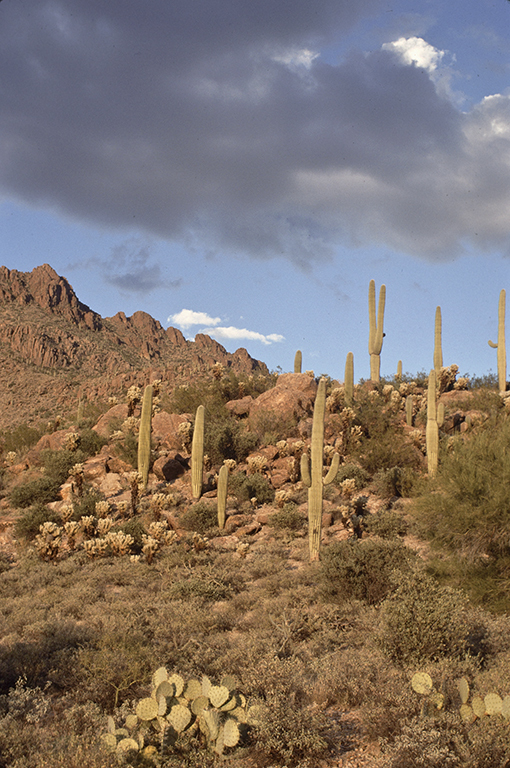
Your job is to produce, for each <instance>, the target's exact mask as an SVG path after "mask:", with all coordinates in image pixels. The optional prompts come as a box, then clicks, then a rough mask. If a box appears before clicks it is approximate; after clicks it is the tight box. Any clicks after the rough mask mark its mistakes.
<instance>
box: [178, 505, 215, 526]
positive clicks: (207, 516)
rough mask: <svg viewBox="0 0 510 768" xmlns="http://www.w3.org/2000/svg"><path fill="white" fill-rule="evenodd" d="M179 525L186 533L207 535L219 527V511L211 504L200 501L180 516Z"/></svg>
mask: <svg viewBox="0 0 510 768" xmlns="http://www.w3.org/2000/svg"><path fill="white" fill-rule="evenodd" d="M179 525H181V527H182V528H184V530H185V531H196V532H197V533H207V531H210V530H211V529H212V528H215V527H216V526H217V525H218V509H217V507H216V505H215V504H213V503H211V502H207V501H198V502H197V503H196V504H192V505H191V506H190V507H188V509H187V510H186V511H185V512H183V513H182V514H181V515H180V516H179Z"/></svg>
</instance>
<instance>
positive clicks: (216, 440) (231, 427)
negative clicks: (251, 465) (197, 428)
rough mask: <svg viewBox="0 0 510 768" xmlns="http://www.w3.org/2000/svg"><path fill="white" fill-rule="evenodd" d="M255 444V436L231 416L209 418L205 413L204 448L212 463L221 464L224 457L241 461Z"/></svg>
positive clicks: (256, 440)
mask: <svg viewBox="0 0 510 768" xmlns="http://www.w3.org/2000/svg"><path fill="white" fill-rule="evenodd" d="M257 445H258V438H257V436H256V435H254V434H253V433H251V432H247V430H246V427H245V425H244V424H243V423H240V422H238V421H236V419H234V418H233V417H232V416H230V415H228V416H226V418H221V419H220V418H214V419H212V420H211V419H208V418H207V414H206V419H205V429H204V450H205V453H207V455H208V456H209V457H210V459H211V461H212V463H213V464H215V465H221V464H223V462H224V461H225V459H234V461H237V462H242V461H244V460H245V458H246V457H247V456H248V455H249V454H250V453H251V452H252V451H253V450H254V449H255V448H256V447H257Z"/></svg>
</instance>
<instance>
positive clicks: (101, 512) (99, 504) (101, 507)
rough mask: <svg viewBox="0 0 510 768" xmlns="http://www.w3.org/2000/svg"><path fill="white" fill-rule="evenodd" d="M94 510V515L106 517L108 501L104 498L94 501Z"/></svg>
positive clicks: (108, 509)
mask: <svg viewBox="0 0 510 768" xmlns="http://www.w3.org/2000/svg"><path fill="white" fill-rule="evenodd" d="M95 512H96V517H99V518H103V517H107V516H108V513H109V512H110V502H109V501H106V500H103V501H96V506H95Z"/></svg>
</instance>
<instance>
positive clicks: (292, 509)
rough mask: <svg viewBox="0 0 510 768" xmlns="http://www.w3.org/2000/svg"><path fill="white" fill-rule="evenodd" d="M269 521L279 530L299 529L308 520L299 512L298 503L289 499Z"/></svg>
mask: <svg viewBox="0 0 510 768" xmlns="http://www.w3.org/2000/svg"><path fill="white" fill-rule="evenodd" d="M268 522H269V525H271V526H272V527H273V528H276V529H279V530H281V529H286V530H289V531H299V530H301V528H303V526H304V524H305V522H306V521H305V519H304V518H303V515H302V514H301V513H300V512H298V510H297V506H296V504H294V503H293V502H292V501H289V502H287V503H286V504H284V505H283V508H282V509H280V510H278V512H275V513H274V514H272V515H270V517H269V521H268Z"/></svg>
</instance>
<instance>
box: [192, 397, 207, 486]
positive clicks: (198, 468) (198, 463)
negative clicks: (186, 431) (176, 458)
mask: <svg viewBox="0 0 510 768" xmlns="http://www.w3.org/2000/svg"><path fill="white" fill-rule="evenodd" d="M204 420H205V408H204V406H203V405H199V406H198V408H197V412H196V414H195V426H194V429H193V441H192V443H191V493H192V495H193V498H194V499H199V498H200V496H201V495H202V477H203V468H204Z"/></svg>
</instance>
